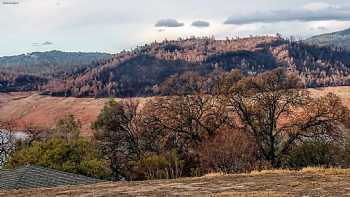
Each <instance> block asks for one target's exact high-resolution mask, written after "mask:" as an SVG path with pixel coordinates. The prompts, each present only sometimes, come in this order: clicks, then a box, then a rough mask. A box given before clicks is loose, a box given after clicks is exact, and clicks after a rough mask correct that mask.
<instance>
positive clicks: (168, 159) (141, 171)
mask: <svg viewBox="0 0 350 197" xmlns="http://www.w3.org/2000/svg"><path fill="white" fill-rule="evenodd" d="M183 163H184V162H183V161H182V160H180V158H179V156H178V154H177V152H176V151H175V150H172V151H170V152H168V153H165V154H159V155H156V154H150V155H148V156H145V157H143V158H142V159H141V160H139V161H138V162H137V164H136V166H135V170H136V172H137V174H138V177H137V178H139V179H140V178H141V179H175V178H179V177H181V176H182V171H183Z"/></svg>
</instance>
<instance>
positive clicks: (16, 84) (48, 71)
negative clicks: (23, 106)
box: [0, 51, 111, 92]
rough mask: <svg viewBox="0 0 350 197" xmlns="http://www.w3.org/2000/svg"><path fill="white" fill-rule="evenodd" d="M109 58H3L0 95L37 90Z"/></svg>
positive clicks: (50, 54)
mask: <svg viewBox="0 0 350 197" xmlns="http://www.w3.org/2000/svg"><path fill="white" fill-rule="evenodd" d="M110 57H111V55H109V54H105V53H75V52H61V51H49V52H35V53H30V54H22V55H17V56H7V57H0V91H1V92H8V91H27V90H38V89H39V88H40V87H41V86H43V85H45V84H46V83H47V82H48V81H50V80H52V79H64V78H65V77H67V76H69V75H71V74H73V73H75V72H79V71H81V70H84V69H86V68H88V67H91V66H93V65H94V64H93V62H95V61H99V60H103V59H108V58H110Z"/></svg>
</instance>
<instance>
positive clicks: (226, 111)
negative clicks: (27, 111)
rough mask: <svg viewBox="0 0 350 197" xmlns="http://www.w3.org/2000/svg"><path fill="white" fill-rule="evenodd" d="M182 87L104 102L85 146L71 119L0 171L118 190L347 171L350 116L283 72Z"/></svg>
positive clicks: (332, 99)
mask: <svg viewBox="0 0 350 197" xmlns="http://www.w3.org/2000/svg"><path fill="white" fill-rule="evenodd" d="M188 80H192V78H183V80H182V81H181V82H182V83H183V84H187V85H188V86H186V87H187V88H186V89H185V90H186V91H176V89H175V90H173V89H172V88H176V87H177V86H170V87H167V88H164V90H166V91H171V92H175V93H176V94H174V95H173V96H163V97H156V98H152V99H149V100H148V101H147V102H145V103H140V102H138V101H137V100H135V99H133V100H123V101H118V102H117V101H115V100H113V99H111V100H110V101H109V102H108V103H106V105H105V107H104V108H103V109H102V111H101V113H100V115H99V116H98V118H97V120H96V122H94V123H93V125H92V128H93V129H94V131H95V132H94V136H93V138H92V139H90V140H87V139H82V138H80V137H79V128H80V126H79V121H76V120H75V119H74V117H72V116H68V117H66V118H65V119H64V120H62V121H60V122H59V123H58V125H57V126H56V128H55V129H53V131H51V132H49V133H50V134H48V135H46V136H44V137H43V136H40V137H36V139H33V138H28V139H32V140H30V141H31V142H30V143H28V142H21V143H19V144H18V145H17V146H16V148H15V150H14V151H12V152H11V153H10V154H9V156H8V158H7V160H6V161H5V167H10V168H11V167H17V166H20V165H25V164H36V165H42V166H46V167H51V168H55V169H60V170H64V171H69V172H75V173H81V174H84V175H88V176H93V177H99V178H107V179H111V180H115V181H116V180H145V179H162V178H178V177H183V176H199V175H202V174H205V173H208V172H213V171H220V172H225V173H239V172H249V171H251V170H254V169H266V168H293V169H298V168H301V167H305V166H325V167H331V166H336V167H349V165H350V157H349V154H348V153H349V151H350V144H349V143H350V139H349V138H348V132H349V129H348V128H349V127H350V111H349V109H348V108H346V107H345V106H344V105H343V104H342V102H341V100H340V98H339V97H337V96H336V95H334V94H329V95H326V96H324V97H314V96H311V95H310V93H309V91H308V90H307V89H304V88H303V87H304V86H303V84H302V83H301V82H300V79H299V78H298V76H296V75H293V74H290V73H288V72H287V71H286V70H284V69H277V70H273V71H269V72H265V73H262V74H258V75H255V76H248V77H247V76H245V75H244V74H242V73H241V72H240V71H239V70H234V71H232V72H229V73H223V74H222V75H220V76H218V77H217V78H216V79H215V83H213V84H214V85H212V86H210V87H208V86H207V85H206V83H201V81H200V80H198V81H196V83H195V82H194V81H193V80H192V81H188ZM188 89H190V90H191V91H190V92H191V94H188V92H187V90H188ZM203 90H206V91H203ZM208 92H210V94H208ZM40 133H41V134H40V135H42V132H40ZM28 139H27V140H28Z"/></svg>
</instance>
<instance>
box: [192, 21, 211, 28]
mask: <svg viewBox="0 0 350 197" xmlns="http://www.w3.org/2000/svg"><path fill="white" fill-rule="evenodd" d="M192 26H193V27H209V26H210V23H209V22H207V21H194V22H193V23H192Z"/></svg>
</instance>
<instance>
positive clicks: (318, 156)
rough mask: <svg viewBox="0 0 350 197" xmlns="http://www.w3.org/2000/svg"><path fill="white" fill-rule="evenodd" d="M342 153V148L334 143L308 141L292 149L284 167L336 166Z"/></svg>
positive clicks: (319, 140)
mask: <svg viewBox="0 0 350 197" xmlns="http://www.w3.org/2000/svg"><path fill="white" fill-rule="evenodd" d="M341 152H342V151H340V146H339V145H336V144H334V143H333V142H332V141H327V140H322V139H318V140H312V141H307V142H304V143H301V144H298V145H295V146H294V147H292V148H291V150H290V151H289V153H288V155H286V159H285V160H284V167H288V168H297V169H300V168H303V167H308V166H323V167H331V166H336V165H337V163H338V162H337V160H338V156H340V154H342V153H341Z"/></svg>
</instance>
